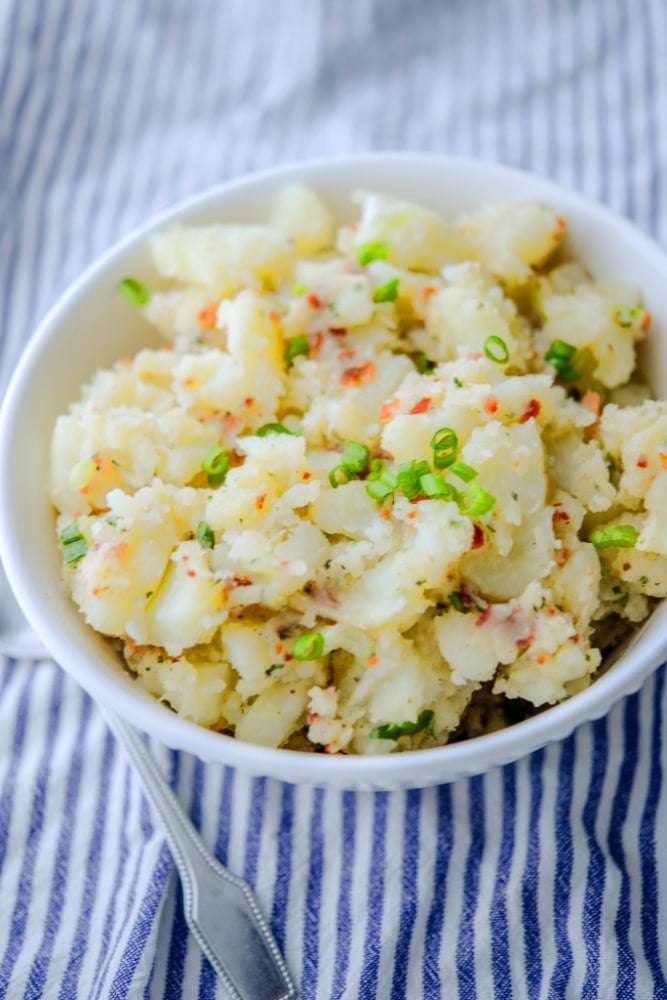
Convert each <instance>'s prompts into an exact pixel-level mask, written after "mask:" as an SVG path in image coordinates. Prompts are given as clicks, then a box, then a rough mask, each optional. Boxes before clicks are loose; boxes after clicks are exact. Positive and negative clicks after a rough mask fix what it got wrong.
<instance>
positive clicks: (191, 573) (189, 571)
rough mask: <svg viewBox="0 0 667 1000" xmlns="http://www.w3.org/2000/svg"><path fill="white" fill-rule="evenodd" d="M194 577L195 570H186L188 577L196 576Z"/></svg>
mask: <svg viewBox="0 0 667 1000" xmlns="http://www.w3.org/2000/svg"><path fill="white" fill-rule="evenodd" d="M196 575H197V574H196V572H195V570H193V569H189V570H188V576H196Z"/></svg>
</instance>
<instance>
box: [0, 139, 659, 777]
mask: <svg viewBox="0 0 667 1000" xmlns="http://www.w3.org/2000/svg"><path fill="white" fill-rule="evenodd" d="M387 162H392V163H395V164H400V166H401V167H402V168H409V166H410V165H411V164H413V165H417V166H419V165H422V166H425V165H426V164H428V167H427V169H434V168H437V167H438V166H442V168H443V170H447V169H452V168H454V169H460V170H469V171H472V172H475V173H479V174H481V173H486V172H489V171H491V172H492V173H494V174H496V175H500V176H502V177H505V178H506V179H508V180H510V181H514V182H517V183H523V184H525V185H526V187H527V197H531V198H534V197H539V198H540V199H544V200H545V201H549V200H550V199H551V200H553V201H554V202H560V203H562V202H566V203H567V208H568V210H569V211H574V212H579V213H581V214H585V215H587V216H588V217H589V218H592V219H594V220H595V221H599V222H600V224H601V225H602V226H604V227H607V228H608V227H610V226H611V227H613V229H614V230H615V231H616V232H621V233H622V234H623V236H624V238H625V240H627V241H628V243H629V244H630V245H631V246H634V247H636V248H637V249H638V250H640V251H641V253H643V254H645V255H648V256H649V257H651V258H654V259H655V260H656V262H657V264H659V265H660V266H662V267H663V268H664V270H665V276H666V277H667V255H665V253H664V251H663V250H662V248H661V247H660V246H659V245H658V244H657V243H655V242H654V241H653V240H652V239H650V238H649V237H648V236H647V235H646V234H644V233H643V232H642V231H641V230H640V229H638V228H637V227H636V226H635V225H634V224H633V223H631V222H630V221H628V220H627V219H625V218H624V217H622V216H621V215H619V214H617V213H616V212H614V211H613V210H612V209H610V208H608V207H606V206H604V205H602V204H600V203H598V202H595V201H590V200H588V199H587V198H586V197H584V196H583V195H581V194H579V193H578V192H576V191H573V190H570V189H568V188H567V187H565V186H562V185H560V184H558V183H556V182H554V181H552V180H550V179H548V178H545V177H542V176H540V175H539V174H535V173H531V172H528V171H525V170H520V169H518V168H515V167H509V166H506V165H504V164H501V163H497V162H494V161H492V160H484V159H475V158H470V157H456V156H448V155H443V154H432V153H412V152H407V151H399V150H393V151H386V152H372V153H359V154H353V155H346V154H340V155H337V156H334V157H330V158H326V159H325V158H317V159H310V160H303V161H294V162H290V163H285V164H282V165H280V166H278V167H271V168H266V169H263V170H259V171H255V172H252V173H249V174H245V175H243V176H242V177H237V178H234V179H231V180H227V181H223V182H221V183H219V184H216V185H213V186H211V187H208V188H206V189H205V190H202V191H201V192H198V193H196V194H194V195H191V196H189V197H188V198H185V199H183V200H181V201H179V202H177V203H175V204H173V205H170V206H169V207H167V208H165V209H163V210H162V211H160V212H158V213H156V214H154V215H152V216H151V217H150V218H149V219H148V220H147V221H145V222H144V223H142V224H141V225H139V226H136V227H134V228H133V229H132V230H131V231H130V232H129V233H128V234H126V235H125V236H124V237H123V238H122V239H120V240H119V241H117V242H116V243H115V244H113V245H112V246H111V247H110V248H109V249H107V250H106V251H105V252H104V253H103V254H101V255H100V256H99V257H98V258H97V259H96V260H95V261H94V262H93V263H92V264H91V265H90V266H88V267H87V268H86V269H85V270H84V272H83V273H82V274H81V275H80V276H79V277H78V278H77V279H76V280H75V281H74V282H73V283H72V284H71V285H70V286H69V287H68V288H67V289H66V290H65V291H64V293H63V294H62V295H60V296H59V298H58V300H57V301H56V303H55V304H54V305H53V306H52V308H51V309H50V310H49V311H48V312H47V314H46V315H45V316H44V318H43V319H42V320H41V322H40V323H39V324H38V326H37V329H36V331H35V333H34V334H33V335H32V337H31V338H30V340H29V342H28V344H27V346H26V348H25V350H24V352H23V354H22V356H21V357H20V359H19V361H18V364H17V366H16V368H15V371H14V373H13V376H12V378H11V381H10V384H9V387H8V389H7V392H6V394H5V399H4V401H3V404H2V408H1V409H0V555H1V556H2V560H3V562H4V564H5V568H6V571H7V576H8V578H9V581H10V584H11V585H12V588H13V590H14V591H15V594H16V597H17V600H18V602H19V604H20V606H21V607H22V609H23V611H24V613H25V615H26V617H27V619H28V621H29V622H30V624H31V625H32V627H33V628H34V629H35V631H36V632H37V633H38V634H39V635H40V637H41V638H42V639H43V641H44V643H45V645H46V646H47V648H48V649H49V650H50V651H51V652H52V653H53V655H54V658H55V659H56V660H57V661H58V662H60V663H61V664H62V665H63V667H64V669H65V670H66V671H67V672H68V673H69V674H70V675H71V676H72V677H73V678H74V679H75V680H76V681H77V683H79V684H80V685H81V686H82V687H83V688H84V689H85V690H86V691H87V692H88V693H89V694H90V695H91V696H92V697H93V698H95V699H96V700H99V701H101V702H103V703H105V702H109V696H110V695H112V696H113V701H114V704H113V706H112V707H113V708H114V709H115V710H116V711H118V712H119V714H122V715H123V716H124V717H125V718H127V719H128V721H130V722H131V723H133V724H134V725H135V726H137V727H138V728H140V729H143V730H146V731H148V732H150V733H152V734H153V735H155V736H156V737H157V738H158V739H159V740H161V741H162V742H163V743H165V744H167V745H168V746H173V747H175V748H177V749H182V750H186V751H189V752H192V753H195V754H196V755H198V756H199V757H201V758H202V759H204V760H208V761H217V762H219V763H224V764H229V765H231V766H238V767H239V768H240V769H241V770H245V771H248V770H250V771H251V772H253V773H255V774H258V775H259V774H273V775H283V777H282V780H285V781H290V782H297V783H315V784H318V783H320V784H323V785H330V784H332V783H333V784H340V785H341V787H351V785H350V784H347V782H349V781H351V782H352V785H353V784H354V783H355V782H356V781H360V780H361V781H365V782H369V783H370V784H371V785H372V784H373V783H377V784H378V785H379V786H380V787H388V786H387V785H386V784H385V780H386V779H387V778H391V779H392V783H393V782H396V781H398V782H399V783H400V782H401V780H402V779H403V780H404V781H406V782H407V783H409V784H410V783H411V784H414V782H415V778H416V779H417V785H419V784H432V783H435V782H437V781H448V780H453V778H455V777H457V776H459V775H460V774H475V773H479V772H481V771H484V770H487V769H488V768H489V767H491V766H493V764H503V763H507V762H510V761H512V760H516V759H517V758H519V757H521V756H524V755H525V754H527V753H530V752H532V751H534V750H537V749H539V748H541V747H543V746H545V745H546V744H547V743H549V742H552V741H554V740H557V739H563V738H565V737H566V736H568V735H569V734H570V733H571V732H572V730H573V729H574V728H575V727H576V726H577V725H578V724H580V723H581V722H584V721H590V720H592V719H596V718H599V717H600V716H601V715H603V714H605V713H606V712H607V711H608V710H609V708H610V707H611V706H612V704H613V703H614V702H616V701H617V700H619V699H620V698H621V697H622V696H624V695H626V694H630V693H633V692H634V691H636V690H637V689H638V688H639V686H640V685H641V684H642V683H643V682H644V680H645V679H646V677H647V676H648V675H649V674H650V673H651V672H652V671H653V670H654V669H655V668H656V667H657V666H658V664H659V663H660V662H661V661H662V659H663V657H664V656H665V653H666V652H667V647H666V648H662V647H661V646H660V643H659V642H654V644H653V646H652V647H650V648H648V649H647V650H643V649H642V645H641V643H640V644H639V647H640V648H639V651H638V650H637V644H638V643H637V638H635V639H633V641H632V642H631V644H630V648H629V649H628V651H627V652H625V654H624V656H623V659H622V661H620V662H619V663H617V664H614V666H613V669H610V670H608V671H607V672H605V673H604V674H603V675H602V676H600V677H599V678H597V679H596V680H595V682H594V683H593V684H591V685H590V686H589V687H587V688H586V689H584V690H583V691H580V692H578V693H577V694H576V695H575V696H573V697H572V698H570V699H568V700H567V701H564V702H560V703H558V704H556V705H552V706H550V707H548V708H547V709H546V710H545V711H542V712H540V713H539V714H537V715H535V716H533V717H531V718H529V719H526V720H524V721H522V722H519V723H515V724H514V725H512V726H509V727H507V728H506V729H501V730H498V731H496V732H492V733H485V734H483V735H480V736H476V737H472V738H469V739H467V740H464V741H461V742H457V743H450V744H445V745H443V746H438V747H432V748H428V749H422V750H412V751H408V752H405V753H391V752H388V753H384V754H378V755H368V756H365V755H344V754H326V753H313V752H312V751H301V750H289V751H286V750H285V749H284V748H272V747H264V746H260V745H257V744H252V743H248V742H244V741H241V740H237V739H236V737H233V736H229V735H226V734H224V733H218V732H213V731H210V730H207V729H206V728H205V727H203V726H200V725H198V724H196V723H194V722H191V721H188V720H186V719H183V718H181V717H179V716H177V715H176V714H175V713H173V712H171V711H170V710H169V709H166V708H165V706H162V705H160V704H159V703H158V701H157V700H156V699H154V698H153V697H152V696H149V697H150V699H151V701H150V702H146V701H145V700H144V699H143V697H142V698H141V699H140V698H137V697H136V696H135V695H136V691H138V690H140V689H139V688H136V689H135V691H133V692H132V693H130V688H129V687H128V685H127V680H126V678H127V675H126V674H124V673H123V672H122V671H120V670H119V674H118V678H113V679H112V678H110V677H106V676H104V675H103V674H102V673H100V672H97V671H94V670H93V671H91V672H89V673H88V672H86V671H84V669H83V666H82V665H81V664H79V663H78V662H77V657H76V656H73V655H72V645H71V643H68V642H67V641H66V637H65V636H64V635H63V634H62V632H59V631H58V629H57V628H54V627H53V623H52V622H51V621H49V620H45V619H44V617H43V615H42V611H41V609H40V602H39V599H38V598H36V597H35V594H34V593H33V592H32V590H31V588H30V581H29V580H28V579H27V578H26V575H25V574H24V573H22V567H21V559H20V545H19V543H18V541H17V539H16V538H14V537H12V534H11V530H10V528H9V527H8V525H9V524H10V520H11V518H10V514H9V508H10V497H11V493H12V491H11V489H10V483H9V478H10V477H9V476H8V475H7V474H6V473H5V474H4V475H2V472H3V470H6V469H7V468H8V466H7V456H8V454H9V449H10V437H11V428H12V425H13V424H14V422H15V421H16V420H17V419H18V417H19V415H20V410H21V402H22V397H23V393H24V390H25V388H26V386H27V384H28V383H29V380H30V378H31V376H32V373H33V369H34V368H35V367H36V366H38V364H39V358H40V354H41V351H42V348H43V346H44V345H45V344H46V343H47V342H49V341H50V340H51V339H52V338H55V337H56V336H57V330H58V328H59V325H60V323H61V322H62V321H63V320H64V319H65V318H66V316H67V313H68V311H69V309H70V307H71V306H72V305H73V304H74V303H75V302H76V301H78V300H79V298H80V297H81V296H82V295H84V294H85V293H86V292H87V291H88V290H89V289H90V288H91V287H92V286H94V284H95V282H96V281H97V280H98V278H99V277H101V276H102V275H103V273H104V272H105V271H106V270H107V269H108V268H109V266H110V265H111V264H113V263H114V262H115V261H117V260H119V259H120V258H122V257H123V255H124V254H126V253H127V251H128V250H129V249H131V248H132V247H135V246H137V245H138V244H140V243H142V242H143V241H145V240H146V238H147V237H148V236H149V235H150V234H151V233H152V232H154V231H156V230H158V229H161V228H163V227H164V226H166V225H169V224H173V223H175V222H178V221H179V220H183V219H184V218H185V217H186V216H188V215H189V214H190V213H192V212H194V211H197V210H202V209H205V208H206V207H207V205H213V204H215V203H216V202H218V201H221V202H222V204H223V205H225V206H226V205H229V204H231V202H232V201H233V198H234V195H235V194H237V193H239V192H243V191H244V190H245V189H251V188H252V187H253V186H256V185H261V184H264V183H265V182H269V183H270V184H271V185H273V186H275V189H276V190H277V189H279V187H280V186H281V184H284V183H286V182H288V181H290V180H299V179H304V180H305V181H306V182H309V183H313V184H316V183H317V180H318V176H320V177H322V178H325V177H326V176H328V175H330V174H331V172H332V170H333V171H334V172H335V171H336V170H337V169H340V168H341V167H344V168H354V167H358V168H368V167H372V166H378V165H380V164H384V163H387ZM304 174H307V177H302V175H304ZM536 189H537V190H536ZM417 200H418V199H417ZM666 334H667V331H666ZM658 611H661V612H662V614H661V618H662V617H665V621H666V622H667V602H663V605H662V608H656V609H655V610H654V612H653V614H652V615H651V618H650V619H649V621H650V620H652V619H653V617H654V616H655V615H656V614H657V612H658ZM91 631H92V630H91ZM116 695H117V697H116ZM420 768H423V769H424V775H425V776H426V773H427V772H429V773H433V774H435V775H436V777H435V778H433V777H431V778H428V779H427V778H426V777H425V778H424V780H423V781H421V782H420V781H419V775H418V774H417V775H415V772H417V771H419V770H420Z"/></svg>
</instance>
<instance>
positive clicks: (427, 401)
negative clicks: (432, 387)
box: [408, 396, 431, 413]
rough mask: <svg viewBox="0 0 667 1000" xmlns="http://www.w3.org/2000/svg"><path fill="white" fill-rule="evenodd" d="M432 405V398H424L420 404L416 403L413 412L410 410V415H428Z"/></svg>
mask: <svg viewBox="0 0 667 1000" xmlns="http://www.w3.org/2000/svg"><path fill="white" fill-rule="evenodd" d="M430 405H431V397H430V396H424V397H423V399H420V400H419V402H418V403H415V405H414V406H413V407H412V409H411V410H408V413H426V412H427V411H428V408H429V407H430Z"/></svg>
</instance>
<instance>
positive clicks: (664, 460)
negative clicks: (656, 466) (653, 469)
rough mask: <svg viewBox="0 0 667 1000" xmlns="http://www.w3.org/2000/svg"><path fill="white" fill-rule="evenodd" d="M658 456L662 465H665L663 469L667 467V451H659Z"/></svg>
mask: <svg viewBox="0 0 667 1000" xmlns="http://www.w3.org/2000/svg"><path fill="white" fill-rule="evenodd" d="M658 458H659V459H660V465H661V466H662V467H663V469H667V453H665V452H664V451H659V452H658Z"/></svg>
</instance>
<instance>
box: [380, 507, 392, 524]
mask: <svg viewBox="0 0 667 1000" xmlns="http://www.w3.org/2000/svg"><path fill="white" fill-rule="evenodd" d="M378 514H379V515H380V517H381V518H382V520H383V521H388V520H389V518H390V517H391V513H390V512H389V511H388V510H387V508H386V507H380V509H379V511H378Z"/></svg>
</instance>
